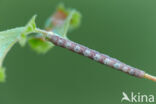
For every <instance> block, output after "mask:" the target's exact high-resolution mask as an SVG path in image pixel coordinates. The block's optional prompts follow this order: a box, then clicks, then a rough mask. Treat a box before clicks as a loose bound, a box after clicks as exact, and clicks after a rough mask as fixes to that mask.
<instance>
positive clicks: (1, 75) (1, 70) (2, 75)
mask: <svg viewBox="0 0 156 104" xmlns="http://www.w3.org/2000/svg"><path fill="white" fill-rule="evenodd" d="M0 82H5V69H4V68H2V67H0Z"/></svg>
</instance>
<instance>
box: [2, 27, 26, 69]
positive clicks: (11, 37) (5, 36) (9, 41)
mask: <svg viewBox="0 0 156 104" xmlns="http://www.w3.org/2000/svg"><path fill="white" fill-rule="evenodd" d="M23 31H24V27H19V28H15V29H11V30H7V31H3V32H0V66H1V65H2V62H3V59H4V57H5V56H6V54H7V52H8V51H9V50H10V48H11V47H12V46H13V45H14V44H15V43H16V42H17V41H18V38H19V37H20V35H21V33H22V32H23Z"/></svg>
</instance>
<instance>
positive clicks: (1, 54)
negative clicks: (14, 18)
mask: <svg viewBox="0 0 156 104" xmlns="http://www.w3.org/2000/svg"><path fill="white" fill-rule="evenodd" d="M35 17H36V16H34V17H33V18H32V19H31V20H30V22H29V23H28V24H27V25H26V26H25V27H19V28H15V29H10V30H7V31H2V32H0V81H3V80H4V78H5V75H4V72H5V70H4V68H1V67H2V64H3V60H4V58H5V56H6V55H7V53H8V51H9V50H10V49H11V47H12V46H13V45H14V44H15V43H16V42H17V41H20V43H21V44H25V38H26V37H25V36H27V34H29V33H32V32H35V29H36V25H35Z"/></svg>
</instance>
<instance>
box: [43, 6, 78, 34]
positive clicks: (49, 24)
mask: <svg viewBox="0 0 156 104" xmlns="http://www.w3.org/2000/svg"><path fill="white" fill-rule="evenodd" d="M80 22H81V14H80V13H79V12H78V11H77V10H75V9H69V8H68V9H66V8H65V7H64V5H62V4H61V5H59V7H58V8H57V10H56V12H55V13H54V14H53V15H52V17H50V18H49V19H48V20H47V21H46V24H45V28H46V30H49V31H54V32H55V33H57V34H58V35H60V36H62V37H66V35H67V32H68V31H70V30H73V29H75V28H77V27H79V25H80Z"/></svg>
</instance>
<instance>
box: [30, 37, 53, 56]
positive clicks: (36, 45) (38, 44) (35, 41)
mask: <svg viewBox="0 0 156 104" xmlns="http://www.w3.org/2000/svg"><path fill="white" fill-rule="evenodd" d="M29 45H30V47H31V48H32V49H33V50H34V51H36V52H37V53H42V54H44V53H46V52H47V51H49V50H50V49H51V48H52V47H53V46H54V45H53V44H52V43H51V42H49V41H46V40H43V39H41V38H31V39H29Z"/></svg>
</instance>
